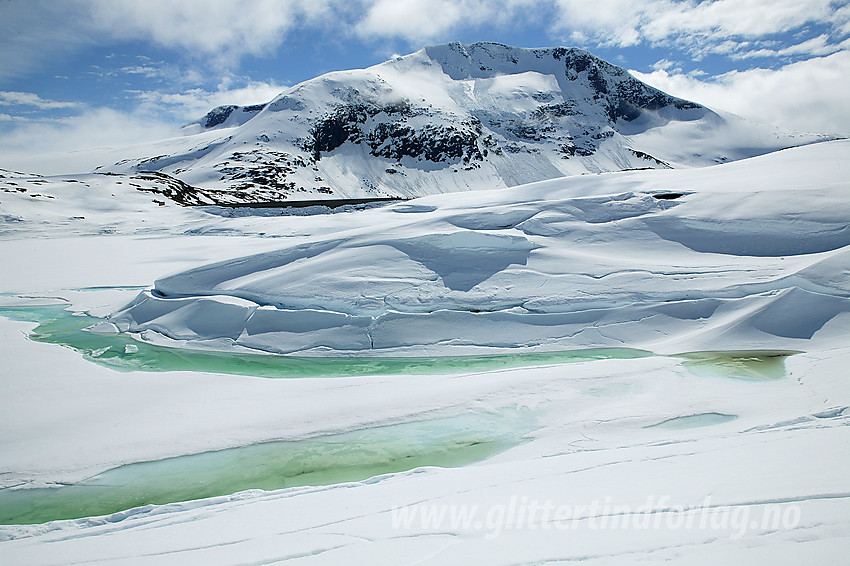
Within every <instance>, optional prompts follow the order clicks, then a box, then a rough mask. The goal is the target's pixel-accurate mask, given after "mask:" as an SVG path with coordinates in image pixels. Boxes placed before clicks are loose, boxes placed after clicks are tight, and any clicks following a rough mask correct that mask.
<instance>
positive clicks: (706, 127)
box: [98, 43, 820, 204]
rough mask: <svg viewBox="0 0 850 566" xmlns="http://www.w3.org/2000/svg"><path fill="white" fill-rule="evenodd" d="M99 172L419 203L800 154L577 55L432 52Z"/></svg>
mask: <svg viewBox="0 0 850 566" xmlns="http://www.w3.org/2000/svg"><path fill="white" fill-rule="evenodd" d="M185 133H186V135H185V136H184V137H181V138H177V139H172V140H167V141H164V142H162V143H161V144H151V145H148V146H146V147H145V148H137V149H136V150H134V151H133V152H130V153H131V154H133V155H135V157H130V158H128V159H122V160H121V161H119V162H117V163H115V164H105V165H104V166H103V167H101V168H99V169H98V171H99V172H113V173H124V174H128V173H129V174H137V173H139V172H159V173H163V174H168V175H171V176H173V177H175V178H177V179H179V180H180V181H182V182H184V183H187V184H188V185H189V186H191V187H194V191H193V193H192V198H191V199H189V200H190V202H192V203H207V204H212V203H234V202H262V201H284V200H308V199H317V198H370V197H417V196H423V195H428V194H435V193H446V192H457V191H466V190H474V189H492V188H498V187H510V186H516V185H521V184H525V183H531V182H535V181H541V180H546V179H553V178H557V177H563V176H569V175H577V174H582V173H588V172H592V173H598V172H605V171H619V170H626V169H642V168H676V167H682V166H702V165H710V164H715V163H722V162H726V161H731V160H737V159H741V158H746V157H752V156H755V155H759V154H763V153H767V152H770V151H774V150H777V149H781V148H785V147H790V146H796V145H801V144H805V143H809V142H812V141H816V140H818V139H820V138H819V137H818V136H813V135H801V134H789V133H783V132H779V131H776V130H774V129H772V128H768V127H764V126H760V125H757V124H753V123H750V122H747V121H745V120H743V119H741V118H739V117H736V116H732V115H725V114H721V113H718V112H715V111H712V110H710V109H708V108H706V107H704V106H701V105H699V104H696V103H694V102H690V101H686V100H681V99H678V98H675V97H672V96H670V95H667V94H665V93H664V92H661V91H659V90H657V89H655V88H653V87H650V86H648V85H646V84H644V83H642V82H641V81H639V80H637V79H635V78H634V77H633V76H631V75H630V74H629V73H628V72H627V71H626V70H625V69H623V68H621V67H618V66H616V65H612V64H610V63H607V62H605V61H603V60H602V59H599V58H598V57H595V56H594V55H592V54H591V53H589V52H587V51H584V50H580V49H572V48H563V47H558V48H547V49H524V48H516V47H509V46H505V45H500V44H495V43H474V44H470V45H464V44H461V43H449V44H444V45H435V46H430V47H426V48H424V49H422V50H420V51H417V52H415V53H413V54H410V55H407V56H404V57H397V58H395V59H392V60H390V61H386V62H384V63H381V64H379V65H375V66H373V67H369V68H367V69H361V70H351V71H339V72H333V73H328V74H326V75H322V76H320V77H317V78H315V79H311V80H308V81H306V82H303V83H301V84H298V85H295V86H293V87H292V88H290V89H288V90H286V91H284V92H282V93H281V94H280V95H279V96H277V97H276V98H275V99H274V100H272V101H270V102H269V103H267V104H260V105H255V106H246V107H240V106H234V105H229V106H222V107H219V108H216V109H214V110H212V111H211V112H209V113H208V114H207V115H206V116H204V117H203V118H202V119H200V120H198V121H197V122H195V123H193V124H191V125H189V126H187V127H186V128H185Z"/></svg>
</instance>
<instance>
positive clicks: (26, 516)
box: [0, 410, 535, 525]
mask: <svg viewBox="0 0 850 566" xmlns="http://www.w3.org/2000/svg"><path fill="white" fill-rule="evenodd" d="M534 428H535V425H534V418H533V416H532V415H531V414H530V413H529V412H526V411H513V410H511V411H502V412H499V413H478V414H474V413H467V414H462V415H459V416H455V417H449V418H442V419H435V420H428V421H418V422H408V423H402V424H394V425H389V426H382V427H375V428H367V429H362V430H356V431H351V432H345V433H341V434H334V435H328V436H320V437H315V438H307V439H304V440H295V441H280V442H264V443H260V444H253V445H250V446H244V447H241V448H230V449H226V450H218V451H214V452H204V453H201V454H192V455H188V456H179V457H175V458H167V459H164V460H157V461H152V462H140V463H136V464H128V465H125V466H121V467H118V468H113V469H111V470H107V471H105V472H103V473H101V474H98V475H96V476H94V477H91V478H88V479H86V480H84V481H81V482H79V483H75V484H72V485H64V486H61V487H46V488H36V489H13V488H7V489H3V490H0V524H7V525H8V524H32V523H44V522H47V521H54V520H59V519H76V518H81V517H94V516H100V515H109V514H112V513H117V512H120V511H125V510H127V509H131V508H135V507H140V506H144V505H149V504H166V503H174V502H179V501H190V500H195V499H202V498H207V497H214V496H221V495H230V494H233V493H237V492H240V491H245V490H249V489H262V490H276V489H283V488H289V487H297V486H307V485H310V486H322V485H332V484H339V483H344V482H353V481H361V480H365V479H368V478H373V477H375V476H378V475H381V474H388V473H393V472H402V471H406V470H412V469H414V468H420V467H424V466H439V467H443V468H450V467H457V466H464V465H467V464H471V463H474V462H478V461H481V460H484V459H486V458H489V457H491V456H493V455H495V454H497V453H499V452H502V451H504V450H506V449H508V448H510V447H511V446H514V445H517V444H519V443H521V442H523V440H524V438H523V437H524V435H526V434H527V433H528V432H530V431H531V430H533V429H534Z"/></svg>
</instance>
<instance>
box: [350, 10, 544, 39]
mask: <svg viewBox="0 0 850 566" xmlns="http://www.w3.org/2000/svg"><path fill="white" fill-rule="evenodd" d="M362 4H363V8H364V10H365V14H364V15H363V17H362V18H360V19H359V21H358V22H357V23H356V28H355V29H356V32H357V34H358V35H360V36H361V37H366V38H371V37H381V38H388V37H399V38H403V39H406V40H408V41H412V42H422V41H431V40H437V39H441V38H443V39H445V38H447V36H448V35H449V34H451V33H454V32H455V31H456V30H457V29H460V28H462V27H465V28H476V27H479V26H482V25H495V26H500V27H504V26H507V25H509V24H510V23H511V22H514V21H515V20H516V18H520V17H521V18H522V19H525V20H528V19H529V18H530V17H534V15H535V14H537V12H538V10H536V9H535V8H536V7H540V6H541V5H542V4H546V2H542V3H541V2H534V1H533V0H504V1H502V2H492V1H487V0H429V1H422V0H364V1H363V2H362Z"/></svg>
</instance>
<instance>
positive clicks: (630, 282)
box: [101, 141, 850, 354]
mask: <svg viewBox="0 0 850 566" xmlns="http://www.w3.org/2000/svg"><path fill="white" fill-rule="evenodd" d="M848 152H850V144H848V142H846V141H835V142H827V143H822V144H814V145H810V146H807V147H804V148H795V149H790V150H786V151H781V152H776V153H773V154H771V155H766V156H761V157H758V158H753V159H749V160H743V161H740V162H737V163H730V164H724V165H717V166H714V167H708V168H695V169H682V170H663V171H632V172H619V173H609V174H600V175H592V176H581V177H572V178H564V179H555V180H551V181H545V182H540V183H536V184H530V185H524V186H520V187H515V188H513V189H507V190H505V189H502V190H495V191H480V192H476V193H468V194H463V195H459V194H453V195H451V196H448V195H434V196H431V197H426V198H420V199H417V200H415V201H411V202H409V203H399V204H395V205H392V206H388V207H385V208H382V209H377V210H371V211H367V212H363V213H361V214H360V215H359V218H358V219H351V221H350V222H347V223H346V224H345V226H344V227H343V226H339V227H338V228H337V229H335V230H333V231H331V232H330V233H328V232H324V231H318V232H315V233H313V234H312V235H311V236H310V237H306V238H300V239H298V241H297V242H294V243H290V244H289V245H286V246H282V247H281V248H280V249H278V250H275V251H266V252H263V253H260V254H257V255H251V256H246V257H242V258H238V259H235V260H228V261H225V262H222V263H217V264H212V265H207V266H202V267H198V268H196V269H192V270H189V271H186V272H183V273H178V274H174V275H171V276H168V277H164V278H161V279H160V280H158V281H157V282H156V284H155V286H154V288H153V289H151V290H148V291H143V292H142V293H141V294H140V295H139V296H138V298H137V299H136V300H135V301H133V302H132V303H131V304H129V305H128V306H127V307H126V308H124V309H123V310H121V311H120V312H118V313H115V314H114V315H113V316H112V317H111V322H110V323H109V324H106V325H104V327H103V328H102V329H101V330H105V331H111V332H114V331H115V330H121V331H130V332H134V333H141V336H142V337H143V338H145V339H148V340H153V341H155V342H160V343H172V342H171V341H173V340H177V341H178V342H180V343H187V344H192V345H193V346H194V347H211V348H216V349H218V348H225V349H246V348H247V349H259V350H263V351H272V352H278V353H293V352H298V353H302V354H304V353H306V354H310V353H312V354H319V353H346V352H357V353H359V354H363V353H372V354H379V353H384V354H387V353H400V352H404V353H408V354H409V353H411V352H412V353H424V352H427V353H429V354H433V353H435V352H441V353H450V352H451V353H480V352H482V351H483V352H498V351H530V350H557V349H563V348H581V347H600V346H621V345H628V346H630V347H638V348H646V349H650V350H653V351H666V352H674V351H686V350H705V349H730V350H736V349H757V348H761V349H786V350H788V349H792V350H793V349H798V348H799V349H802V348H803V347H804V346H805V344H807V343H808V341H809V340H810V339H812V337H813V336H815V335H816V334H818V333H821V334H820V336H827V335H829V336H835V335H840V333H841V332H843V331H846V325H847V323H848V318H847V316H848V314H847V313H850V300H848V296H850V287H848V281H847V277H846V271H845V270H844V267H842V266H846V265H847V263H848V259H847V250H848V247H847V246H848V245H850V227H848V223H847V219H848V218H850V208H848V200H847V194H848V191H850V186H848V179H850V176H848V170H847V164H848V163H850V156H848Z"/></svg>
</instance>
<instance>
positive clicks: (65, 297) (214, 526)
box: [0, 121, 850, 565]
mask: <svg viewBox="0 0 850 566" xmlns="http://www.w3.org/2000/svg"><path fill="white" fill-rule="evenodd" d="M247 123H250V121H249V122H247ZM2 174H3V178H0V188H3V190H4V191H5V192H3V193H0V203H2V204H0V207H2V208H0V210H1V211H2V219H3V223H2V230H3V232H2V234H3V238H2V240H0V254H2V258H3V266H4V268H3V275H2V277H0V292H2V295H0V314H2V317H0V338H2V340H0V350H2V358H3V360H4V363H3V369H2V370H0V376H2V377H0V387H2V395H0V404H1V405H0V482H2V488H3V489H0V502H3V501H12V500H13V497H14V496H10V495H9V494H10V493H13V492H23V493H26V490H28V489H29V490H34V489H36V488H47V487H52V488H53V489H54V490H57V491H58V490H61V489H63V488H61V487H59V486H61V485H66V486H74V485H77V486H79V485H83V484H84V483H85V482H89V483H91V482H92V481H94V482H95V483H96V481H97V478H98V477H99V476H98V474H101V473H104V472H107V471H109V470H112V472H107V473H113V472H115V469H116V468H117V467H119V466H123V465H128V464H133V463H138V462H156V461H161V460H163V459H167V458H175V457H181V456H185V455H195V454H201V453H209V452H210V451H219V450H224V449H230V448H236V447H250V446H254V445H257V444H259V443H264V442H271V441H287V442H288V444H287V446H289V447H291V448H292V450H294V451H295V453H296V454H301V455H302V456H304V454H308V452H309V451H310V450H315V446H317V443H318V445H319V446H321V443H322V442H329V443H330V442H337V440H334V439H340V438H344V439H359V440H355V441H350V442H352V443H354V444H357V443H360V445H361V448H363V449H364V450H365V451H366V452H369V453H372V454H378V455H379V456H378V457H379V458H380V457H383V456H382V455H383V454H388V455H394V456H393V457H394V458H400V459H402V460H403V459H404V458H405V457H408V456H410V458H411V461H413V456H416V457H419V455H421V454H424V453H425V452H423V450H424V448H423V443H425V440H427V439H430V440H431V441H433V442H435V443H437V444H435V446H437V448H436V449H434V448H433V447H432V448H428V450H437V451H440V450H443V451H449V450H454V449H457V450H460V451H463V450H467V449H469V448H471V447H474V446H477V445H479V444H486V443H488V442H491V441H493V439H495V438H498V439H499V440H500V441H504V442H505V444H504V446H503V447H502V448H501V449H500V451H498V453H496V454H495V455H490V456H488V457H486V458H483V459H480V458H478V459H477V460H478V461H477V462H475V463H470V464H466V465H462V466H457V467H446V466H443V465H441V464H440V463H441V462H443V461H444V460H440V459H435V460H434V463H432V464H427V463H426V464H424V465H418V464H417V466H416V467H415V468H413V469H409V468H401V469H404V470H406V471H397V470H395V471H388V472H386V473H379V474H378V475H372V476H370V477H368V479H363V478H354V479H350V480H344V481H341V482H337V483H332V484H331V485H296V486H294V487H288V488H285V489H275V490H270V491H261V490H259V489H246V490H244V491H238V492H236V493H234V492H230V493H227V494H221V495H218V496H216V497H207V498H202V499H194V500H190V501H186V500H181V499H179V498H175V499H172V501H173V502H172V503H168V504H165V505H143V506H141V507H135V508H133V509H120V510H116V512H114V513H110V514H106V515H100V516H86V517H83V518H79V519H73V520H59V521H53V522H46V523H39V524H33V525H16V524H13V525H5V526H0V541H2V542H0V556H2V561H3V563H4V564H6V563H8V564H27V565H36V564H44V565H47V564H89V563H94V562H109V563H118V564H139V563H146V564H147V563H157V564H187V563H210V564H272V563H278V562H281V561H284V560H288V561H291V562H292V563H294V564H340V563H355V564H360V563H368V564H388V565H389V564H496V565H501V564H503V565H513V564H561V563H570V562H575V561H580V560H581V561H588V562H591V563H597V564H608V563H610V564H633V563H635V562H639V561H643V562H661V561H670V560H675V561H676V562H679V563H690V564H715V563H718V562H723V563H734V564H752V563H770V562H772V563H777V564H785V563H787V564H799V563H810V562H829V563H836V562H840V561H841V560H842V559H843V558H844V556H846V554H847V551H848V549H850V519H848V518H850V483H848V481H847V478H846V476H847V474H846V470H847V469H848V467H850V433H848V426H847V425H848V424H850V420H848V419H850V387H848V378H850V375H848V369H847V368H848V367H850V348H848V338H847V337H848V336H850V142H848V141H843V140H840V141H832V142H825V143H818V144H813V145H808V146H805V147H799V148H792V149H788V150H783V151H779V152H775V153H770V154H768V155H764V156H761V157H756V158H752V159H745V160H741V161H736V162H732V163H727V164H722V165H715V166H711V167H704V168H693V169H671V170H643V171H627V172H617V173H602V174H589V175H581V176H576V177H571V178H563V179H552V180H548V181H543V182H538V183H533V184H527V185H522V186H517V187H513V188H510V189H500V190H490V191H479V192H474V193H472V192H468V193H460V194H457V193H456V194H440V195H432V196H429V197H424V198H419V199H415V200H410V201H407V202H400V203H395V204H389V205H386V206H382V207H378V208H374V209H370V210H363V211H354V212H337V213H328V214H319V215H312V216H279V217H270V216H261V215H257V216H253V215H248V216H237V217H233V218H229V217H226V216H222V215H221V214H216V213H213V212H214V211H212V210H209V211H208V210H205V209H203V208H186V207H181V206H178V205H176V204H174V203H173V202H171V201H169V200H168V199H166V198H164V197H163V196H162V194H161V193H162V191H163V190H164V188H163V183H164V181H163V180H162V179H152V178H147V179H143V178H142V179H140V178H137V177H134V176H133V175H96V174H90V175H68V176H61V177H38V176H33V175H25V174H15V173H11V172H2ZM134 185H137V186H134ZM140 188H141V189H142V190H140ZM21 189H23V190H21ZM146 189H147V190H146ZM160 202H162V203H163V204H160ZM266 214H268V211H267V212H266ZM44 304H54V305H60V308H61V307H63V306H64V307H66V308H67V309H69V310H71V311H74V312H75V313H79V314H83V313H87V314H88V315H89V316H91V317H96V319H97V323H96V324H95V325H94V326H93V327H92V328H91V329H90V331H89V332H94V333H96V334H97V335H98V337H103V339H105V340H110V339H115V340H124V342H121V343H122V344H125V343H126V344H128V345H133V344H137V345H138V347H137V349H136V350H133V349H132V348H127V349H125V350H122V353H121V354H120V355H121V356H125V357H126V358H127V359H128V360H130V359H132V356H133V355H135V354H136V353H138V351H139V350H138V348H156V347H161V348H163V349H165V348H167V349H168V351H171V352H177V353H183V354H185V357H186V360H189V361H191V360H192V357H191V356H192V355H193V354H194V353H196V352H198V351H202V352H228V353H233V354H236V353H238V354H246V353H256V354H261V355H264V356H274V355H279V354H281V353H286V354H297V355H298V356H308V357H309V356H314V357H321V358H323V359H326V358H334V359H336V358H339V360H341V361H340V363H345V360H346V359H348V358H349V357H353V358H356V359H360V358H363V357H366V356H372V357H381V358H387V357H397V356H420V357H424V356H432V357H434V356H451V355H467V354H493V355H507V354H510V355H514V354H523V353H527V354H539V353H542V352H558V351H565V350H577V349H582V348H620V349H623V348H630V349H635V350H640V351H641V352H642V353H641V355H640V356H633V357H626V356H624V357H621V358H617V357H613V358H610V359H596V360H588V361H578V362H575V363H545V364H542V365H541V364H533V363H532V364H528V365H524V366H523V367H505V368H501V369H494V368H472V369H469V370H463V369H461V370H457V369H456V370H453V371H443V372H432V373H428V372H424V373H423V372H414V371H410V372H399V373H397V374H382V375H370V374H368V372H367V373H366V374H364V375H348V376H343V377H333V376H327V377H318V376H317V377H302V378H297V379H296V378H281V379H265V378H261V377H254V376H250V375H237V374H233V373H232V372H227V373H225V372H216V371H203V372H201V371H192V369H191V367H189V366H187V367H186V368H185V369H184V370H181V371H173V370H168V371H158V370H157V369H158V368H155V367H150V368H146V369H140V368H139V367H135V366H133V367H129V368H125V369H126V370H127V371H117V370H116V369H111V368H110V367H108V366H105V365H103V364H99V363H95V362H97V356H99V355H101V354H99V353H96V352H93V351H80V350H74V349H71V348H67V347H66V348H62V347H59V346H57V345H56V344H49V343H43V342H37V341H33V340H31V339H28V337H27V334H28V333H33V332H37V325H38V323H39V321H40V320H41V319H37V317H36V318H29V319H27V318H26V316H22V315H19V316H16V315H15V314H14V313H15V312H19V313H25V314H26V315H27V316H36V315H38V313H39V312H46V311H39V310H38V308H40V307H39V305H44ZM14 309H18V311H15V310H14ZM36 319H37V320H36ZM33 320H36V321H35V322H33ZM116 343H117V342H116ZM724 352H725V353H724ZM81 354H82V355H81ZM187 363H188V362H187ZM521 365H522V364H521ZM160 369H161V368H160ZM447 429H453V430H452V433H453V434H454V433H459V434H461V433H462V436H463V438H459V437H454V436H451V435H449V434H448V432H447ZM438 439H439V442H444V443H445V446H443V447H441V446H442V445H440V444H439V443H438ZM299 450H301V451H302V452H298V451H299ZM309 453H310V454H312V452H309ZM428 453H429V454H430V453H431V452H428ZM329 454H331V455H330V456H327V458H326V460H323V462H324V464H322V466H325V467H330V468H334V467H335V466H337V465H338V466H345V465H346V461H345V459H346V458H348V457H349V456H347V454H349V453H348V452H346V451H345V450H342V451H341V452H339V456H333V455H332V454H333V453H330V452H329ZM308 455H309V454H308ZM304 457H305V458H306V457H307V456H304ZM335 458H336V459H335ZM308 460H309V458H308ZM181 461H182V460H179V459H176V460H174V461H173V463H175V465H177V464H179V462H181ZM416 461H417V462H418V461H419V460H416ZM244 462H247V463H248V464H250V462H251V461H250V460H244ZM237 467H238V465H237ZM129 469H130V468H127V469H125V470H129ZM134 469H135V468H134ZM306 470H307V471H308V472H310V471H311V468H310V467H309V466H307V468H306ZM316 470H318V471H322V469H320V468H315V469H313V470H312V471H316ZM103 477H113V476H108V475H104V476H103ZM111 487H112V488H114V487H115V486H111ZM119 487H120V486H119ZM255 487H257V486H255ZM173 488H174V490H175V491H176V492H178V493H179V492H180V489H181V486H180V485H175V486H173ZM38 493H43V492H38ZM4 498H5V499H4ZM45 501H47V499H45ZM37 503H38V502H37V501H36V502H35V503H33V505H34V506H37V505H36V504H37ZM0 512H3V511H2V510H0ZM7 522H8V521H7Z"/></svg>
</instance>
